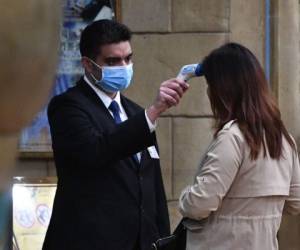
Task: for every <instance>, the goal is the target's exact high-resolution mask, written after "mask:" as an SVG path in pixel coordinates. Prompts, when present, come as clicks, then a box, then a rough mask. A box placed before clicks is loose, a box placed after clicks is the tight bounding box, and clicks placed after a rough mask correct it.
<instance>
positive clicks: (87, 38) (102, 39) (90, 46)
mask: <svg viewBox="0 0 300 250" xmlns="http://www.w3.org/2000/svg"><path fill="white" fill-rule="evenodd" d="M130 39H131V31H130V30H129V28H128V27H127V26H125V25H124V24H121V23H118V22H116V21H113V20H99V21H95V22H93V23H91V24H90V25H88V26H87V27H86V28H85V29H84V30H83V31H82V34H81V38H80V44H79V47H80V53H81V56H86V57H89V58H91V59H95V58H96V57H97V56H98V55H99V53H101V51H100V48H101V46H102V45H106V44H112V43H119V42H123V41H130Z"/></svg>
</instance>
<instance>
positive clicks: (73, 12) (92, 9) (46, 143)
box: [19, 0, 116, 153]
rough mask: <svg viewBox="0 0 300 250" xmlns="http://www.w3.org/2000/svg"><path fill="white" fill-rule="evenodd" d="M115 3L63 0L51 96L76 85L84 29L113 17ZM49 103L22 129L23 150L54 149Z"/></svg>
mask: <svg viewBox="0 0 300 250" xmlns="http://www.w3.org/2000/svg"><path fill="white" fill-rule="evenodd" d="M115 5H116V3H115V1H112V0H65V1H64V2H63V5H62V8H63V22H62V27H61V49H60V57H59V64H58V69H57V74H56V77H55V83H54V85H53V90H52V91H51V93H50V95H49V100H50V99H51V97H52V96H54V95H58V94H60V93H62V92H64V91H66V90H67V89H68V88H69V87H71V86H73V85H74V84H75V83H76V81H77V80H78V79H79V77H80V76H81V75H82V73H83V68H82V66H81V61H80V59H81V56H80V51H79V40H80V34H81V31H82V30H83V29H84V28H85V27H86V26H87V25H88V24H89V23H90V22H92V21H95V20H100V19H113V18H114V13H115V12H114V10H115ZM49 100H48V101H49ZM47 104H48V103H47ZM47 104H46V105H45V107H44V108H43V109H42V110H41V111H40V112H39V113H38V114H37V115H36V117H35V118H34V119H33V121H32V122H31V124H30V125H29V126H28V127H27V128H25V129H24V130H23V131H22V133H21V136H20V141H19V151H20V152H25V153H26V152H50V151H51V150H52V149H51V136H50V129H49V124H48V119H47Z"/></svg>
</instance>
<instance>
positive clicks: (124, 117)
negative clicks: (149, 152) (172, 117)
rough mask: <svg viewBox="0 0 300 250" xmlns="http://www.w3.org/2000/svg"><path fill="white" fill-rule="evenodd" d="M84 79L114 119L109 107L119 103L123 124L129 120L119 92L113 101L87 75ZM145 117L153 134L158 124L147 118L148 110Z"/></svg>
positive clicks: (138, 154)
mask: <svg viewBox="0 0 300 250" xmlns="http://www.w3.org/2000/svg"><path fill="white" fill-rule="evenodd" d="M83 79H84V81H85V82H86V83H87V84H88V85H89V86H90V87H91V88H92V89H93V90H94V91H95V93H96V94H97V96H99V98H100V99H101V101H102V102H103V103H104V106H105V107H106V108H107V110H108V111H109V113H110V114H111V116H112V117H114V116H113V113H112V112H111V111H110V110H109V108H108V107H109V105H110V104H111V102H112V101H116V102H117V103H118V105H119V107H120V118H121V121H122V122H123V121H126V120H127V119H128V116H127V114H126V112H125V109H124V108H123V105H122V103H121V95H120V92H119V91H118V92H117V94H116V96H115V98H114V99H112V98H111V97H109V96H108V95H107V94H106V93H105V92H103V91H102V90H100V89H99V88H96V87H95V86H94V84H92V83H91V82H90V80H89V79H88V78H87V76H86V75H84V77H83ZM145 117H146V120H147V123H148V127H149V130H150V132H151V133H152V132H153V131H154V130H155V129H156V126H157V122H156V121H155V123H154V124H153V123H152V122H151V120H150V119H149V117H148V116H147V113H146V110H145ZM136 156H137V158H138V160H139V161H140V160H141V153H140V152H139V153H137V154H136Z"/></svg>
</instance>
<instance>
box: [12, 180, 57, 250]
mask: <svg viewBox="0 0 300 250" xmlns="http://www.w3.org/2000/svg"><path fill="white" fill-rule="evenodd" d="M56 183H57V180H56V178H45V179H28V178H22V177H15V178H14V184H13V188H12V197H13V239H12V241H13V249H14V250H40V249H42V245H43V242H44V238H45V235H46V231H47V228H48V225H49V221H50V217H51V213H52V206H53V200H54V196H55V192H56Z"/></svg>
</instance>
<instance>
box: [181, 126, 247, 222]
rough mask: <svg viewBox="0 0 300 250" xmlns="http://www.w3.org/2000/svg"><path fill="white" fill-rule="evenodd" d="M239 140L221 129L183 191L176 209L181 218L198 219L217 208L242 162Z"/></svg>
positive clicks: (241, 146)
mask: <svg viewBox="0 0 300 250" xmlns="http://www.w3.org/2000/svg"><path fill="white" fill-rule="evenodd" d="M242 148H243V145H242V142H241V139H240V138H239V137H238V136H237V135H235V134H233V133H232V132H230V131H229V130H224V131H223V130H222V131H220V132H219V134H218V135H217V137H216V139H215V141H214V142H213V143H212V146H211V148H210V149H209V151H208V152H207V154H206V156H205V158H204V161H203V162H202V163H201V166H200V169H199V172H198V174H197V176H196V179H195V183H194V185H192V186H188V187H187V188H185V189H184V191H183V192H182V194H181V196H180V199H179V210H180V212H181V214H182V215H183V217H188V218H191V219H196V220H201V219H204V218H206V217H208V216H209V214H210V213H211V212H213V211H216V210H217V209H218V208H219V207H220V205H221V203H222V200H223V197H224V196H225V195H226V193H227V191H228V190H229V188H230V186H231V184H232V182H233V180H234V178H235V176H236V174H237V171H238V169H239V166H240V165H241V162H242V157H243V154H242Z"/></svg>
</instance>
